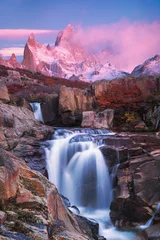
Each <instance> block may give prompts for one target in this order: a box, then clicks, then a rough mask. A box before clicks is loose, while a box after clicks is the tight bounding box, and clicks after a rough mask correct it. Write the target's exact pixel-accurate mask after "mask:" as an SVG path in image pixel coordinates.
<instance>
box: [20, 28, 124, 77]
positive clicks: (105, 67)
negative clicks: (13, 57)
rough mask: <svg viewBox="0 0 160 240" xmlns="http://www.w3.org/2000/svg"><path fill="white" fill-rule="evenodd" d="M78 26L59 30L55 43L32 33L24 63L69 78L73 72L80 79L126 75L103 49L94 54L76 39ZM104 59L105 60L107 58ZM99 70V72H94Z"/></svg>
mask: <svg viewBox="0 0 160 240" xmlns="http://www.w3.org/2000/svg"><path fill="white" fill-rule="evenodd" d="M74 34H75V30H74V28H73V26H72V25H71V24H69V25H68V26H67V27H66V28H65V29H64V30H62V31H60V32H59V34H58V36H57V39H56V42H55V45H54V47H51V46H49V45H47V46H45V45H44V44H40V43H38V42H36V41H35V38H34V35H33V34H31V35H30V37H29V39H28V41H27V43H26V46H25V50H24V59H23V62H22V64H23V66H24V67H26V68H27V69H29V70H32V71H39V72H41V73H43V74H45V75H49V76H52V75H53V76H58V77H64V78H68V79H69V78H70V77H71V76H72V75H73V74H74V75H75V76H76V77H77V78H78V79H80V80H84V81H95V80H99V79H104V78H105V79H114V78H116V77H121V76H126V75H127V74H126V73H124V72H123V71H120V70H118V69H117V68H116V67H115V66H112V65H111V64H109V63H108V59H107V53H108V54H110V53H109V52H107V51H105V55H104V51H103V52H102V53H99V54H98V55H95V54H93V53H88V52H87V50H86V49H84V48H83V47H82V46H80V45H79V44H78V43H77V41H75V40H74ZM104 59H105V60H104ZM96 72H98V74H95V73H96Z"/></svg>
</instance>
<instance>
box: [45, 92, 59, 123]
mask: <svg viewBox="0 0 160 240" xmlns="http://www.w3.org/2000/svg"><path fill="white" fill-rule="evenodd" d="M58 109H59V101H58V95H57V94H54V95H49V96H48V97H47V98H46V99H45V103H43V104H42V105H41V110H42V116H43V121H44V123H45V124H49V125H53V124H55V123H56V121H58V116H59V113H58Z"/></svg>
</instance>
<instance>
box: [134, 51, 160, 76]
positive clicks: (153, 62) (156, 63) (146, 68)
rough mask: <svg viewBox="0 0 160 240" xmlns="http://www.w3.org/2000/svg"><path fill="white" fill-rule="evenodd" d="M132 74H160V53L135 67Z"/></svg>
mask: <svg viewBox="0 0 160 240" xmlns="http://www.w3.org/2000/svg"><path fill="white" fill-rule="evenodd" d="M131 74H132V75H133V76H140V75H142V74H148V75H156V74H160V55H155V56H154V57H152V58H149V59H148V60H147V61H145V62H144V63H143V64H142V65H139V66H137V67H135V69H134V70H133V71H132V73H131Z"/></svg>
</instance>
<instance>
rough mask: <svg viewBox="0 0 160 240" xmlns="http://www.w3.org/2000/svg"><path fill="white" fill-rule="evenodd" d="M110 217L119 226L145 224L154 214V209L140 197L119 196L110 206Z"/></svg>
mask: <svg viewBox="0 0 160 240" xmlns="http://www.w3.org/2000/svg"><path fill="white" fill-rule="evenodd" d="M110 210H111V211H110V218H111V220H112V222H113V224H114V225H115V226H116V227H117V228H121V229H123V228H128V227H135V226H138V225H142V224H145V223H146V222H147V221H148V220H149V219H150V218H151V217H152V214H153V211H152V209H151V208H150V207H149V206H148V204H147V203H145V202H144V201H143V200H142V199H141V198H140V197H135V198H130V197H129V198H126V199H125V198H117V199H116V200H113V201H112V203H111V206H110Z"/></svg>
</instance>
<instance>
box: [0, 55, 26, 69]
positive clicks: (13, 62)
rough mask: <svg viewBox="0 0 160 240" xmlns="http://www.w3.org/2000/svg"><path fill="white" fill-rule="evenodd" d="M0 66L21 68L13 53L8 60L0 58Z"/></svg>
mask: <svg viewBox="0 0 160 240" xmlns="http://www.w3.org/2000/svg"><path fill="white" fill-rule="evenodd" d="M0 65H3V66H6V67H10V68H22V66H21V64H20V63H19V62H18V61H17V58H16V55H15V54H14V53H13V54H12V56H11V57H10V59H9V60H4V59H3V58H2V57H0Z"/></svg>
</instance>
